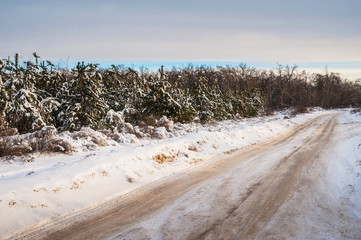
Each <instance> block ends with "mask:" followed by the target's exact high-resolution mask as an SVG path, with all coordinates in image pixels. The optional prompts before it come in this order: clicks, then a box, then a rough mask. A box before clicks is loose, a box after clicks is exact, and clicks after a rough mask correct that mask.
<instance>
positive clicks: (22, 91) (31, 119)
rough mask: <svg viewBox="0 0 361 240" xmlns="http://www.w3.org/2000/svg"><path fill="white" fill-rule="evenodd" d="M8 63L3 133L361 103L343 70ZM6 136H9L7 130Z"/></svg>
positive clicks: (2, 64) (2, 89) (0, 80)
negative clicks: (64, 66) (312, 71)
mask: <svg viewBox="0 0 361 240" xmlns="http://www.w3.org/2000/svg"><path fill="white" fill-rule="evenodd" d="M34 58H35V61H34V62H32V61H28V62H23V63H19V56H18V54H16V55H15V58H14V60H12V59H10V58H8V59H3V60H1V61H0V96H1V98H0V131H1V130H2V131H4V130H6V129H9V128H16V129H17V130H18V131H19V132H20V133H27V132H32V131H35V130H38V129H40V128H42V127H43V126H49V125H50V126H51V125H52V126H55V127H56V128H57V129H58V130H59V131H64V130H70V131H73V130H79V129H80V128H81V127H83V126H88V127H91V128H93V129H112V128H113V127H114V126H116V124H117V123H118V122H119V121H126V122H130V123H132V124H137V125H142V124H143V125H145V124H151V122H152V119H159V118H160V117H162V116H166V117H168V118H169V119H171V120H173V121H175V122H182V123H186V122H192V121H200V122H207V121H210V120H224V119H231V118H234V117H236V116H240V117H251V116H256V115H257V114H259V113H261V112H262V113H268V112H272V111H273V110H280V109H284V108H289V107H298V108H305V107H316V106H319V107H323V108H340V107H360V105H361V86H360V85H359V84H357V83H355V82H350V81H346V80H343V79H341V77H340V76H339V75H338V74H334V73H330V74H329V73H325V74H307V73H306V72H305V71H302V72H299V71H296V67H289V66H281V65H279V67H278V69H276V70H269V71H266V70H259V69H255V68H249V67H247V66H246V65H245V64H241V65H239V66H238V67H217V68H210V67H204V66H200V67H198V66H197V67H195V66H192V65H189V66H188V67H184V68H180V69H177V68H173V69H172V70H164V68H163V67H161V68H160V69H159V71H157V72H153V71H147V70H144V69H141V70H139V71H136V70H134V69H132V68H125V67H122V66H118V65H112V66H111V67H110V68H108V69H100V68H99V65H97V64H91V63H90V64H85V63H84V62H81V63H78V65H77V66H76V67H75V68H73V69H71V70H66V69H59V68H56V67H55V66H54V64H53V63H51V62H50V61H40V57H39V56H37V55H36V53H34ZM0 135H1V134H0Z"/></svg>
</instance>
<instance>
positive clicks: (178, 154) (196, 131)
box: [0, 111, 327, 235]
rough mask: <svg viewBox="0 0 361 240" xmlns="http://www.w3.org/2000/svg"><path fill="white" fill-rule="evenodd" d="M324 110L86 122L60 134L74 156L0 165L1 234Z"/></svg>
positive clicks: (135, 185)
mask: <svg viewBox="0 0 361 240" xmlns="http://www.w3.org/2000/svg"><path fill="white" fill-rule="evenodd" d="M325 113H327V112H325V111H316V112H313V113H308V114H302V115H297V116H295V117H293V118H285V116H286V114H285V113H283V114H282V113H278V114H276V115H274V116H270V117H259V118H251V119H240V120H230V121H224V122H219V123H213V124H208V125H200V124H186V125H182V124H174V125H173V124H172V123H169V122H168V121H166V120H165V119H163V120H161V121H160V122H159V124H158V126H157V127H154V128H150V129H148V130H149V133H147V132H145V131H140V130H139V129H137V127H133V126H127V125H126V124H125V125H123V130H122V131H121V133H119V132H118V133H117V134H118V135H117V136H116V137H114V136H115V134H114V133H110V132H95V131H93V130H91V129H86V128H85V129H82V130H81V131H80V132H76V133H69V132H65V133H62V134H60V135H59V136H58V139H61V140H63V141H64V142H68V143H70V144H71V146H72V147H74V151H73V152H72V153H70V154H67V155H65V154H62V155H59V154H56V155H54V154H37V155H33V157H34V158H35V161H33V162H20V161H14V162H12V164H9V163H8V162H1V163H0V185H1V188H0V219H1V222H2V224H1V226H0V235H4V234H8V233H11V232H13V231H16V230H18V229H20V228H23V227H25V226H27V225H30V224H34V223H37V222H39V221H42V220H45V219H47V218H51V217H54V216H58V215H60V214H64V213H65V212H69V211H74V210H75V209H79V208H83V207H86V206H88V205H91V204H96V203H97V202H100V201H102V200H104V199H107V198H111V197H115V196H117V195H121V194H125V193H127V192H129V191H131V190H133V189H135V188H138V187H141V186H144V185H145V184H148V183H150V182H152V181H155V180H157V179H160V178H163V177H165V176H170V175H172V174H174V173H176V172H179V171H182V170H184V169H187V168H189V167H192V166H195V165H199V164H204V163H207V162H210V161H212V159H215V158H219V157H221V156H224V155H225V154H229V153H230V152H232V151H233V150H235V149H238V148H242V147H246V146H250V145H254V144H257V143H258V142H261V141H265V140H267V139H269V138H272V137H275V136H277V135H279V134H282V133H285V132H286V131H288V130H291V129H293V128H295V127H297V126H298V125H300V124H302V123H305V122H307V121H308V120H310V119H312V118H314V117H316V116H319V115H322V114H325ZM143 130H144V129H143ZM139 132H140V133H139ZM137 134H138V135H139V134H143V136H142V137H143V138H138V136H137ZM145 134H148V135H145ZM152 134H156V136H157V138H156V139H154V138H152V136H151V135H152ZM99 146H104V147H101V148H99ZM84 150H86V151H84Z"/></svg>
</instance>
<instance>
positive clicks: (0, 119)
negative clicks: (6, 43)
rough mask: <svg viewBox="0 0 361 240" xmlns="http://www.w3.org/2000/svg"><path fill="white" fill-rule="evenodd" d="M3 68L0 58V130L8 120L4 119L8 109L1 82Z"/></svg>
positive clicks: (7, 100)
mask: <svg viewBox="0 0 361 240" xmlns="http://www.w3.org/2000/svg"><path fill="white" fill-rule="evenodd" d="M4 70H5V63H4V62H3V61H2V60H1V59H0V131H2V130H5V129H7V128H8V122H7V120H6V114H7V112H8V111H9V109H10V107H9V103H8V102H9V95H8V94H7V92H6V90H5V86H4V84H3V81H2V79H3V75H4Z"/></svg>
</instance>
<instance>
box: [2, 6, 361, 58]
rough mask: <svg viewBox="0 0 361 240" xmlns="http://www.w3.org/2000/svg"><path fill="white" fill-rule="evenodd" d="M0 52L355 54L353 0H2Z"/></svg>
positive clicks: (360, 19)
mask: <svg viewBox="0 0 361 240" xmlns="http://www.w3.org/2000/svg"><path fill="white" fill-rule="evenodd" d="M2 5H3V7H2V10H0V28H1V29H2V33H3V34H1V36H0V45H1V46H2V47H1V49H0V56H1V57H5V56H7V55H13V54H14V53H15V52H21V53H22V55H23V56H24V57H27V56H28V57H30V56H31V53H32V52H34V51H37V52H38V53H39V54H41V55H42V56H44V57H46V58H53V59H59V58H66V57H68V56H70V57H71V58H80V59H81V58H83V59H109V60H110V59H119V60H121V59H125V60H187V61H192V60H219V61H221V60H238V59H244V60H246V61H247V60H249V61H273V62H276V61H282V62H297V61H359V60H360V58H361V52H360V47H359V44H358V43H359V42H361V16H360V14H359V12H361V3H360V2H359V1H351V0H345V1H338V0H327V1H326V0H317V1H314V0H313V1H311V0H304V1H286V0H273V1H268V0H255V1H235V0H228V1H214V0H208V1H190V0H184V1H165V0H154V1H146V0H134V1H110V0H108V1H84V0H80V1H68V0H64V1H41V0H34V1H24V0H19V1H10V0H4V1H3V2H2Z"/></svg>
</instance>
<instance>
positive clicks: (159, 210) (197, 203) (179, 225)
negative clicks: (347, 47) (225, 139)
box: [15, 113, 361, 239]
mask: <svg viewBox="0 0 361 240" xmlns="http://www.w3.org/2000/svg"><path fill="white" fill-rule="evenodd" d="M337 117H338V114H335V113H333V114H327V115H322V116H320V117H317V118H315V119H313V120H311V121H310V122H308V123H306V124H304V125H302V126H300V127H298V128H297V129H295V130H293V131H291V132H288V133H287V134H284V135H282V136H279V137H277V138H276V139H272V140H271V141H269V142H266V143H263V144H258V145H255V146H249V147H246V148H243V149H238V150H237V151H234V152H233V153H230V154H229V155H227V157H225V158H223V159H218V160H214V161H212V162H211V163H209V164H207V165H202V166H199V167H196V168H192V169H190V170H188V171H184V172H182V173H180V174H176V175H174V176H171V177H169V178H166V179H163V180H161V181H158V182H156V183H152V184H150V185H147V186H145V187H143V188H141V189H138V190H136V191H133V192H132V193H130V194H127V195H125V196H122V197H119V198H116V199H112V200H109V201H106V202H104V203H103V204H102V205H97V206H93V207H89V208H87V209H84V210H82V211H79V212H76V213H72V214H70V215H66V216H62V217H59V218H55V219H53V221H51V222H47V223H45V224H43V225H39V226H37V227H36V228H31V229H28V230H26V231H24V232H23V233H20V234H19V235H17V236H16V237H15V238H25V239H38V238H43V239H106V238H110V239H282V238H292V237H296V238H297V236H299V231H300V229H301V230H302V227H300V225H299V221H298V222H297V221H295V219H296V216H304V215H305V214H306V213H305V212H303V211H302V206H303V205H302V204H303V203H305V202H306V201H307V199H310V198H312V197H313V195H314V194H315V192H317V191H318V189H317V188H315V185H317V183H318V182H319V181H320V178H321V177H322V176H323V169H324V168H323V165H324V164H325V162H324V161H325V160H322V158H321V155H322V154H323V151H324V149H327V148H328V147H330V144H331V139H332V137H333V134H334V129H335V128H336V127H337ZM291 203H292V204H291ZM299 203H300V204H299ZM321 207H322V206H321ZM307 214H309V213H307ZM347 221H348V222H347ZM358 224H359V222H355V221H354V219H346V225H347V226H349V227H350V229H349V230H348V229H346V232H345V234H348V235H345V237H349V239H357V238H358V237H359V236H361V231H360V230H358V227H357V225H358ZM297 234H298V235H297ZM359 234H360V235H359ZM359 239H360V238H359Z"/></svg>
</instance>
